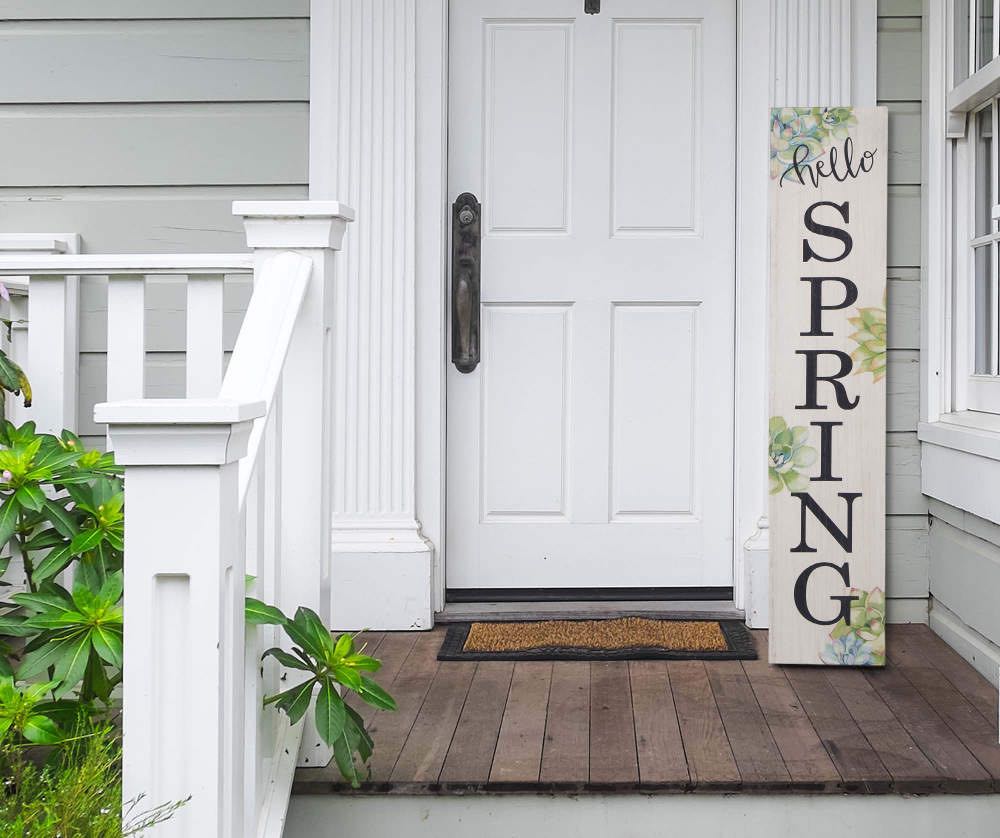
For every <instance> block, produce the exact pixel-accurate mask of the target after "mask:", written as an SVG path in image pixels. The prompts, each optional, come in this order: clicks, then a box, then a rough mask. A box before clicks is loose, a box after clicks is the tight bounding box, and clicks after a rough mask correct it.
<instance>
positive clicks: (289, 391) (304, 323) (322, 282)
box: [233, 201, 354, 765]
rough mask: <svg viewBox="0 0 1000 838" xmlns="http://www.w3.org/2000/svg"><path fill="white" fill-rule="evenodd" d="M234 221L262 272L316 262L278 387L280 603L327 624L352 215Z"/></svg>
mask: <svg viewBox="0 0 1000 838" xmlns="http://www.w3.org/2000/svg"><path fill="white" fill-rule="evenodd" d="M233 214H234V215H240V216H243V223H244V226H245V228H246V234H247V244H248V245H249V246H250V247H251V248H253V250H254V253H255V255H256V262H257V265H258V266H260V265H261V264H262V263H263V261H264V260H265V259H267V258H269V257H270V256H273V255H275V254H276V253H278V252H280V251H286V250H291V251H295V252H298V253H301V254H303V255H305V256H308V257H309V258H310V259H311V260H312V263H313V268H312V273H311V275H310V278H309V286H308V288H307V290H306V294H305V299H304V300H303V304H302V308H301V311H300V313H299V318H298V321H297V322H296V326H295V331H294V334H293V337H292V341H291V344H290V345H289V347H288V354H287V356H286V359H285V367H284V372H283V373H282V381H281V394H282V405H283V410H284V412H283V416H282V427H281V440H280V446H281V452H280V477H279V481H280V487H279V490H280V492H281V516H282V521H281V543H280V552H281V557H282V558H281V566H280V567H281V578H280V580H278V591H279V595H278V599H279V602H278V604H279V605H280V606H281V607H282V609H284V610H285V612H286V613H290V612H293V611H294V610H295V608H296V607H297V606H299V605H305V606H308V607H309V608H312V609H313V610H314V611H316V612H317V613H318V614H319V615H320V617H322V619H323V621H324V622H325V623H326V624H327V625H330V619H331V615H330V604H329V603H330V530H331V508H332V506H331V475H332V468H333V463H332V419H331V415H332V414H331V392H332V369H331V364H330V357H331V352H330V330H331V326H332V323H333V298H334V295H333V284H334V281H335V280H334V252H335V251H337V250H340V248H341V244H342V242H343V238H344V231H345V230H346V228H347V224H348V223H349V222H350V221H352V220H353V219H354V211H353V210H352V209H351V208H350V207H345V206H343V205H342V204H339V203H337V202H336V201H237V202H235V203H234V204H233ZM310 719H311V714H310V715H309V716H307V722H306V727H305V731H304V733H303V740H302V749H301V751H300V764H302V765H316V764H318V763H320V764H325V763H327V762H329V759H330V753H329V751H328V750H327V749H326V748H325V747H324V746H322V745H321V743H320V740H319V737H318V736H317V735H316V733H315V730H313V729H312V726H311V721H309V720H310Z"/></svg>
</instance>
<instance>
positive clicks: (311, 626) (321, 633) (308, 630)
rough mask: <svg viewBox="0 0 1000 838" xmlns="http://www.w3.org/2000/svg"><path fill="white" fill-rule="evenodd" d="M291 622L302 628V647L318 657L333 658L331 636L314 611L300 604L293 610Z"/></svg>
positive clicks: (333, 647)
mask: <svg viewBox="0 0 1000 838" xmlns="http://www.w3.org/2000/svg"><path fill="white" fill-rule="evenodd" d="M293 622H294V623H295V625H296V626H297V627H298V628H300V629H301V630H302V633H303V639H304V641H305V642H304V644H303V648H304V649H306V650H307V651H311V652H313V654H315V655H316V657H318V658H323V659H332V658H333V656H334V649H335V645H334V642H333V636H332V635H331V634H330V632H329V630H328V629H327V627H326V626H324V625H323V621H322V620H321V619H320V618H319V615H318V614H317V613H316V612H315V611H313V610H312V609H309V608H306V607H305V606H304V605H300V606H299V607H298V608H297V609H296V611H295V618H294V620H293ZM293 639H295V638H293ZM306 644H308V645H306ZM310 647H311V648H310Z"/></svg>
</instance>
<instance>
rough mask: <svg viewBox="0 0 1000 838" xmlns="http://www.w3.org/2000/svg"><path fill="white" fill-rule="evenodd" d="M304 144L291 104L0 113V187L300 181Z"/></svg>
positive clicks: (302, 124)
mask: <svg viewBox="0 0 1000 838" xmlns="http://www.w3.org/2000/svg"><path fill="white" fill-rule="evenodd" d="M308 138H309V106H308V104H305V103H298V102H265V103H259V102H258V103H243V102H240V103H227V104H216V103H205V104H145V105H96V104H95V105H56V106H52V105H29V106H25V105H0V183H3V184H4V186H28V187H60V186H91V185H100V186H173V185H191V184H211V185H236V184H241V185H248V186H249V185H274V184H295V183H305V182H306V181H307V179H308V175H307V148H308V142H309V139H308Z"/></svg>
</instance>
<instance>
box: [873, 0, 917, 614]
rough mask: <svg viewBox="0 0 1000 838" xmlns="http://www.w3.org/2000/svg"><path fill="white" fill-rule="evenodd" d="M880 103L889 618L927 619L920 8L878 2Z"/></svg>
mask: <svg viewBox="0 0 1000 838" xmlns="http://www.w3.org/2000/svg"><path fill="white" fill-rule="evenodd" d="M878 15H879V17H878V81H877V97H878V103H879V104H880V105H885V106H887V107H888V109H889V250H888V253H889V277H888V279H889V282H888V285H889V310H888V314H889V363H888V375H887V382H888V418H887V430H888V434H887V441H886V444H887V451H886V467H887V471H888V475H887V480H888V485H887V490H888V491H887V496H886V510H887V521H886V528H887V539H886V540H887V544H886V547H887V553H886V559H887V568H886V577H887V579H886V589H887V591H886V592H887V595H888V596H889V598H890V604H889V619H890V620H896V621H923V620H925V619H926V614H927V605H926V603H927V592H928V554H929V547H928V528H927V500H926V498H924V497H923V495H922V494H921V493H920V448H919V443H918V442H917V434H916V430H917V419H918V407H919V401H920V396H919V368H920V180H921V165H920V140H921V128H922V122H921V107H920V102H921V76H922V70H921V55H922V46H921V3H920V0H879V4H878Z"/></svg>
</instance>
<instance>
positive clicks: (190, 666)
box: [94, 399, 264, 838]
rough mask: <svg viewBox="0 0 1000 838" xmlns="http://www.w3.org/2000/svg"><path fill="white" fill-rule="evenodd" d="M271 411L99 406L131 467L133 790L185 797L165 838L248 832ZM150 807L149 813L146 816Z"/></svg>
mask: <svg viewBox="0 0 1000 838" xmlns="http://www.w3.org/2000/svg"><path fill="white" fill-rule="evenodd" d="M263 411H264V406H263V404H262V403H259V402H254V403H239V402H232V401H223V400H218V399H205V400H187V401H182V400H174V399H157V400H135V401H122V402H113V403H107V404H99V405H97V407H96V408H95V411H94V413H95V419H96V421H97V422H101V423H107V424H108V428H109V434H110V440H111V443H112V444H113V446H114V449H115V453H116V457H117V460H118V462H119V463H120V464H121V465H123V466H124V467H125V485H126V496H127V498H126V504H125V554H126V555H127V556H128V562H127V570H126V573H125V624H126V625H127V626H128V631H127V634H126V640H125V667H124V671H125V678H124V685H123V706H124V713H123V728H124V740H123V748H124V759H123V770H124V794H123V800H124V801H126V802H127V801H129V800H131V799H134V798H135V797H137V796H139V795H143V804H144V805H146V806H155V805H158V804H161V803H166V802H173V801H177V800H181V799H184V798H186V797H188V796H189V795H190V797H191V800H190V802H188V803H187V804H186V805H185V806H184V807H183V808H181V810H180V811H179V812H177V814H176V815H174V817H173V818H172V819H171V820H170V821H168V822H166V823H165V824H163V825H162V826H159V827H157V834H158V835H162V836H163V838H181V837H182V836H183V838H195V836H197V838H203V836H208V835H212V836H216V835H218V836H220V837H221V838H238V836H242V835H243V796H244V787H243V777H242V773H243V765H244V759H243V748H244V710H245V706H244V690H245V684H244V673H243V667H244V616H243V597H244V555H243V552H242V550H241V549H240V536H241V533H240V530H239V527H240V515H239V499H238V485H237V477H238V473H237V461H238V460H239V459H240V458H241V457H242V456H244V454H245V453H246V447H247V439H248V437H249V434H250V429H251V425H252V420H253V419H254V418H256V417H258V416H261V415H263ZM141 809H142V806H140V810H141Z"/></svg>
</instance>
